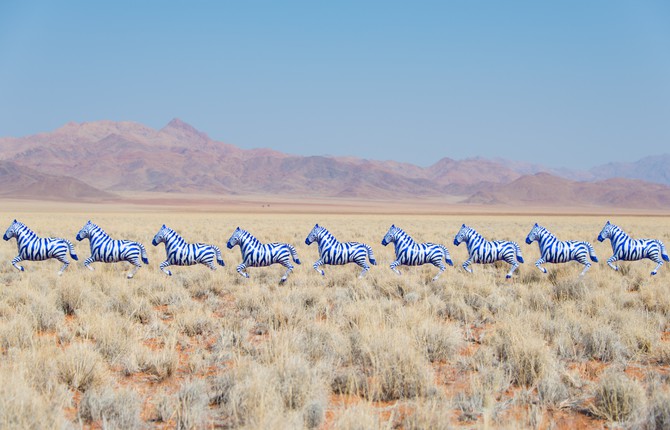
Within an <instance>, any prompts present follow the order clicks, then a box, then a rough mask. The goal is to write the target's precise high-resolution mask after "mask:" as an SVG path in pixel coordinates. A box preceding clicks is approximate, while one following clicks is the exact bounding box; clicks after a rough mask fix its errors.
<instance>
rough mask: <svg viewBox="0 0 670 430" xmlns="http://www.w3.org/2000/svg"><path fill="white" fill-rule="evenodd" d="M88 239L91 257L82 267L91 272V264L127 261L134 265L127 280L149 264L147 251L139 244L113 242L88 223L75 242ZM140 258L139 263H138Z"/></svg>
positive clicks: (128, 241)
mask: <svg viewBox="0 0 670 430" xmlns="http://www.w3.org/2000/svg"><path fill="white" fill-rule="evenodd" d="M86 238H88V241H89V243H90V245H91V256H90V257H88V258H87V259H86V260H84V266H86V268H87V269H89V270H93V267H91V263H94V262H96V261H100V262H103V263H117V262H119V261H127V262H128V263H130V264H132V265H134V266H135V267H134V268H133V271H132V272H130V273H128V278H132V277H133V276H135V273H136V272H137V271H138V270H139V269H140V267H142V261H143V262H144V264H149V259H148V258H147V250H146V249H145V248H144V245H142V244H141V243H139V242H133V241H132V240H114V239H112V238H111V237H109V235H108V234H107V233H105V231H104V230H103V229H102V228H100V227H99V226H98V225H96V224H94V223H92V222H91V221H88V222H87V223H86V224H85V225H84V227H82V229H81V230H79V233H77V240H79V241H81V240H84V239H86ZM140 258H141V261H140Z"/></svg>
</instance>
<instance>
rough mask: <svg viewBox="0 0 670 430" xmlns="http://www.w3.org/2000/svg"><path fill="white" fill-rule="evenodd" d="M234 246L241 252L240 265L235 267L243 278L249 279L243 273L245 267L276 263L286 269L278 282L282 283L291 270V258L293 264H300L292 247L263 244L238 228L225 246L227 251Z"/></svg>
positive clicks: (284, 244) (281, 244)
mask: <svg viewBox="0 0 670 430" xmlns="http://www.w3.org/2000/svg"><path fill="white" fill-rule="evenodd" d="M236 245H239V246H240V251H242V264H240V265H239V266H237V273H239V274H240V275H242V276H244V277H245V278H248V277H249V274H248V273H247V272H245V271H244V269H246V268H247V267H266V266H270V265H272V264H276V263H278V264H281V265H282V266H284V267H286V273H284V276H282V278H281V280H280V281H279V283H283V282H285V281H286V278H288V275H289V274H290V273H291V271H292V270H293V265H292V264H291V258H293V261H295V264H300V260H299V259H298V253H297V252H296V250H295V248H294V247H293V245H290V244H288V243H280V242H274V243H266V244H263V243H261V242H260V241H259V240H258V239H256V238H255V237H254V236H253V235H252V234H251V233H249V232H248V231H246V230H243V229H241V228H239V227H237V229H235V231H234V232H233V235H232V236H230V239H228V244H227V246H228V249H233V248H234V247H235V246H236Z"/></svg>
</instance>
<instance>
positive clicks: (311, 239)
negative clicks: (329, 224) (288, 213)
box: [305, 224, 324, 245]
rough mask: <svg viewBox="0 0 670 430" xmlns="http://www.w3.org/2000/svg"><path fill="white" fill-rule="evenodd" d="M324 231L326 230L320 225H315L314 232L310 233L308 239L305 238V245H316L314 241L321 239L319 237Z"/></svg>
mask: <svg viewBox="0 0 670 430" xmlns="http://www.w3.org/2000/svg"><path fill="white" fill-rule="evenodd" d="M323 230H324V228H323V227H320V226H319V224H315V225H314V228H313V229H312V231H310V232H309V234H308V235H307V238H305V244H306V245H311V244H312V243H314V241H315V240H317V239H318V238H319V235H320V234H321V232H322V231H323Z"/></svg>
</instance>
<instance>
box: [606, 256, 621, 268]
mask: <svg viewBox="0 0 670 430" xmlns="http://www.w3.org/2000/svg"><path fill="white" fill-rule="evenodd" d="M618 259H619V258H618V257H617V256H616V255H613V256H611V257H610V258H608V259H607V265H608V266H610V267H611V268H612V269H614V270H619V266H617V265H615V264H613V263H614V262H615V261H617V260H618Z"/></svg>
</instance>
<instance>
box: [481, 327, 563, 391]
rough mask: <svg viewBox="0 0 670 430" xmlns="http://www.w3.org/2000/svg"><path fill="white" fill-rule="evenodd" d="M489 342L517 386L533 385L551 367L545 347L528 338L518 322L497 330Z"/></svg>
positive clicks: (540, 341)
mask: <svg viewBox="0 0 670 430" xmlns="http://www.w3.org/2000/svg"><path fill="white" fill-rule="evenodd" d="M491 342H492V345H493V347H494V348H495V352H496V356H497V358H498V359H499V360H500V361H501V362H502V363H503V364H504V365H505V368H506V369H507V371H508V372H509V374H510V376H511V378H512V382H513V383H515V384H517V385H523V386H533V385H535V384H536V383H537V382H538V381H539V380H540V379H541V378H542V376H544V374H545V373H546V372H547V370H548V368H549V367H550V366H551V365H552V364H551V361H550V358H551V356H550V354H549V351H548V348H547V346H546V345H545V344H544V342H543V341H542V340H539V339H535V338H532V337H531V336H529V335H528V333H527V331H524V330H523V325H521V323H520V322H516V323H514V326H511V327H510V326H503V327H501V328H500V329H498V330H497V331H496V334H495V335H494V337H493V339H492V341H491Z"/></svg>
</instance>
